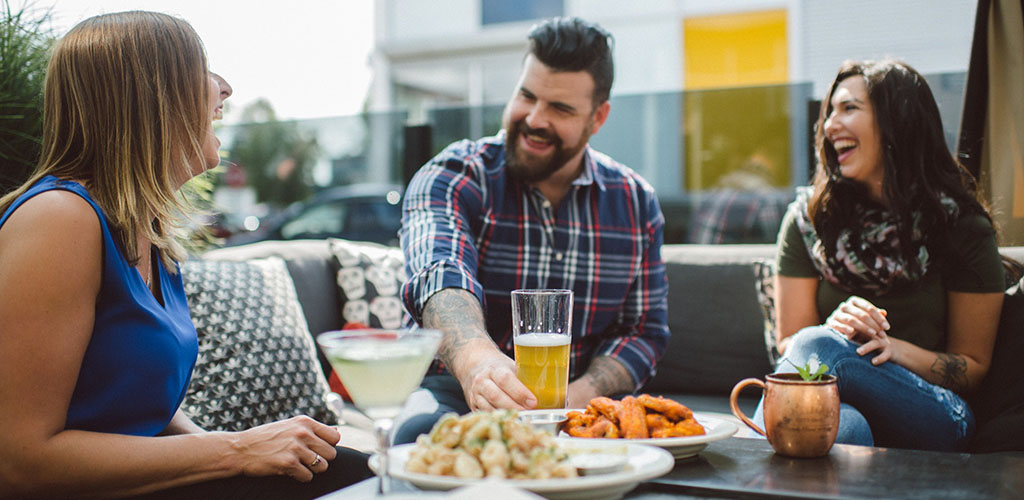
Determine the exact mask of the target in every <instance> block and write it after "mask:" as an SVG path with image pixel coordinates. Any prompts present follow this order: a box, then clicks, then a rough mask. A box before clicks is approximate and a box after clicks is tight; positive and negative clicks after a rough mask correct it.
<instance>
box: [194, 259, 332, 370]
mask: <svg viewBox="0 0 1024 500" xmlns="http://www.w3.org/2000/svg"><path fill="white" fill-rule="evenodd" d="M202 257H203V259H206V260H231V261H243V260H249V259H262V258H266V257H280V258H282V259H284V261H285V264H287V265H288V273H289V274H291V277H292V282H293V283H294V284H295V293H296V295H298V297H299V302H300V303H301V304H302V312H303V315H304V316H305V319H306V324H307V325H309V331H310V333H312V334H313V335H316V334H319V333H323V332H326V331H330V330H337V329H339V328H341V327H342V325H344V322H342V320H341V313H340V311H339V310H338V307H337V304H338V292H337V288H338V287H337V286H336V285H335V283H334V272H333V269H332V267H331V253H330V251H329V250H328V249H327V242H326V241H324V240H295V241H261V242H259V243H251V244H248V245H242V246H237V247H226V248H221V249H217V250H212V251H209V252H206V253H204V254H203V255H202ZM325 361H326V360H325Z"/></svg>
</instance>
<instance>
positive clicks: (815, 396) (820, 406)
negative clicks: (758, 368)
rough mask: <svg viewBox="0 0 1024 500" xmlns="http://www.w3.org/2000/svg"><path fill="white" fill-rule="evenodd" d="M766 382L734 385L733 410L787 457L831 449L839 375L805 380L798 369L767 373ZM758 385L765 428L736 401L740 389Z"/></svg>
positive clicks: (753, 380) (835, 430)
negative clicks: (744, 412)
mask: <svg viewBox="0 0 1024 500" xmlns="http://www.w3.org/2000/svg"><path fill="white" fill-rule="evenodd" d="M764 378H765V380H767V383H765V382H762V381H760V380H758V379H756V378H748V379H744V380H741V381H740V383H738V384H736V386H735V387H733V388H732V394H730V395H729V406H730V407H732V414H733V415H736V417H737V418H739V419H740V420H742V421H743V423H745V424H747V426H748V427H750V428H751V429H753V430H754V431H755V432H757V433H758V434H761V435H762V436H765V437H767V438H768V442H769V443H771V445H772V448H774V449H775V452H776V453H778V454H780V455H785V456H787V457H797V458H809V457H822V456H825V455H827V454H828V452H829V450H831V449H832V444H833V443H834V442H835V440H836V433H838V432H839V388H838V387H837V385H836V380H837V379H836V377H835V376H833V375H823V376H822V377H821V379H820V380H817V381H813V382H810V381H805V380H803V379H802V378H801V377H800V374H798V373H774V374H771V375H766V376H765V377H764ZM749 385H759V386H761V389H762V390H763V391H764V410H763V411H764V426H765V428H764V429H763V430H762V429H761V428H760V427H758V426H757V424H755V423H754V422H753V421H751V420H750V419H749V418H747V416H746V415H744V414H743V411H742V410H740V407H739V405H737V404H736V398H737V397H738V396H739V395H740V391H742V390H743V388H744V387H747V386H749Z"/></svg>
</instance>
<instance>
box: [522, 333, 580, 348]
mask: <svg viewBox="0 0 1024 500" xmlns="http://www.w3.org/2000/svg"><path fill="white" fill-rule="evenodd" d="M569 340H570V336H569V335H562V334H557V333H524V334H520V335H519V336H518V337H516V339H515V344H516V345H518V346H526V347H556V346H562V345H569Z"/></svg>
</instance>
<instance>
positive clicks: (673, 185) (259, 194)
mask: <svg viewBox="0 0 1024 500" xmlns="http://www.w3.org/2000/svg"><path fill="white" fill-rule="evenodd" d="M927 79H928V82H929V84H930V86H931V88H932V91H933V92H934V94H935V97H936V100H937V101H938V104H939V109H940V112H941V114H942V119H943V125H944V127H945V131H946V140H947V144H948V146H949V147H950V149H951V150H953V149H954V148H955V146H956V144H955V141H956V138H957V131H958V129H959V123H960V115H961V107H962V99H963V97H962V96H963V90H964V81H965V75H964V74H963V73H949V74H936V75H929V76H927ZM820 98H821V97H820V96H815V95H813V88H812V85H811V84H810V83H799V84H791V85H773V86H762V87H742V88H727V89H711V90H699V91H684V92H664V93H651V94H638V95H620V96H615V97H613V98H612V99H611V114H610V116H609V119H608V121H607V122H606V123H605V125H604V127H603V128H602V129H601V130H600V131H599V133H598V134H596V135H594V136H593V137H592V138H591V145H592V146H593V147H594V148H596V149H597V150H599V151H602V152H604V153H606V154H608V155H609V156H611V157H612V158H615V159H616V160H618V161H619V162H621V163H624V164H626V165H628V166H630V167H631V168H633V169H634V170H636V171H637V172H639V173H640V174H641V175H642V176H643V177H644V178H646V179H647V180H648V181H649V182H650V183H651V184H652V185H653V186H655V189H656V191H657V192H658V196H659V200H660V201H661V203H662V206H663V210H664V212H665V216H666V228H665V240H666V242H668V243H771V242H774V241H775V237H776V234H777V232H778V226H779V223H780V222H781V218H782V214H783V213H784V211H785V207H786V205H787V204H788V203H789V201H791V200H792V197H793V188H794V187H796V186H799V185H804V184H806V183H807V182H808V180H809V178H810V176H811V174H812V173H813V170H814V167H813V166H814V152H813V143H814V137H813V133H814V132H813V130H814V125H815V123H816V121H817V116H818V113H819V108H820ZM502 109H503V104H494V105H487V106H478V107H448V108H437V109H432V110H429V111H428V112H427V113H426V119H425V123H418V124H415V126H410V124H408V123H407V121H408V116H407V114H406V113H404V112H396V113H381V114H364V115H358V116H347V117H337V118H322V119H316V120H302V121H294V122H278V123H277V124H274V125H273V126H270V125H268V124H266V123H257V124H242V125H234V126H225V127H223V128H222V129H221V130H220V133H219V136H220V137H221V139H222V143H223V145H224V149H225V152H226V153H227V156H226V159H227V160H228V161H227V162H225V163H227V164H229V165H230V164H232V163H234V164H237V165H238V166H234V167H227V169H229V170H231V171H232V172H233V176H232V175H228V173H225V175H222V176H221V178H220V179H219V180H218V186H219V190H221V191H231V190H234V191H238V190H240V189H242V190H244V189H249V190H250V191H251V190H255V191H256V194H255V196H251V195H250V196H249V198H248V200H249V202H248V203H249V206H247V207H241V206H240V205H238V204H237V202H238V199H239V198H241V197H239V196H237V194H236V195H234V196H223V195H222V196H220V199H221V200H231V201H233V202H235V203H236V206H230V207H223V208H224V210H225V212H226V213H232V212H233V211H243V212H244V211H246V210H248V211H253V212H254V213H255V212H259V211H262V212H263V213H264V215H263V216H264V217H266V218H267V219H268V220H270V219H272V217H270V216H269V215H266V214H267V213H269V212H274V211H280V209H281V208H283V207H284V206H287V205H288V204H290V203H292V202H297V201H302V200H304V199H308V197H309V196H310V195H311V194H312V193H313V192H315V191H318V190H322V189H325V188H327V187H330V186H336V185H346V184H355V183H393V184H399V185H401V184H404V183H405V182H406V181H407V179H408V178H409V176H411V175H412V173H413V172H414V171H415V169H416V168H418V166H419V165H422V164H423V163H424V162H425V161H427V160H428V159H429V158H430V157H431V156H433V155H434V154H436V153H438V152H440V151H441V150H442V149H443V148H444V147H446V146H447V145H448V144H450V143H452V142H455V141H457V140H460V139H464V138H479V137H482V136H485V135H491V134H494V133H496V132H497V131H498V130H500V128H501V115H502ZM260 155H262V156H260ZM222 168H224V167H222ZM289 182H291V183H295V184H300V185H305V186H306V187H307V189H305V190H302V189H293V190H292V191H285V192H282V191H281V190H280V186H278V188H277V189H278V191H277V192H275V191H274V189H275V188H274V187H273V186H274V185H275V184H277V185H282V184H288V183H289ZM287 196H292V198H288V197H287ZM261 202H262V203H261ZM268 207H273V208H268ZM295 210H296V209H295V208H293V209H292V211H295ZM256 215H260V214H256ZM232 218H233V219H234V220H243V219H244V218H239V217H238V216H237V215H235V216H233V217H232ZM264 230H266V227H264Z"/></svg>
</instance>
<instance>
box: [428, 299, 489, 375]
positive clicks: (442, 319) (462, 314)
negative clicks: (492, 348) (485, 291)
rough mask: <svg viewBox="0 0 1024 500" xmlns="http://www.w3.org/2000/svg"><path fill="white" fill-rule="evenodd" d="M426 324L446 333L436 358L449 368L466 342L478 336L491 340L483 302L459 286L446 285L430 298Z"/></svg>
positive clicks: (478, 337)
mask: <svg viewBox="0 0 1024 500" xmlns="http://www.w3.org/2000/svg"><path fill="white" fill-rule="evenodd" d="M423 326H424V327H426V328H434V329H437V330H441V332H443V333H444V337H443V338H442V339H441V345H440V346H438V348H437V357H438V358H440V360H441V362H442V363H444V364H445V366H447V367H448V368H449V369H451V367H452V360H453V359H454V358H455V354H456V353H457V352H458V351H459V350H460V349H462V348H463V347H465V346H466V345H467V344H469V343H470V342H472V341H474V340H477V339H486V340H490V336H489V335H487V327H486V326H485V325H484V314H483V309H482V308H481V307H480V301H478V300H477V298H476V296H475V295H473V294H472V293H470V292H468V291H466V290H461V289H458V288H446V289H444V290H441V291H440V292H437V293H435V294H434V295H432V296H431V297H430V299H429V300H427V304H426V305H425V306H424V307H423Z"/></svg>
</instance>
